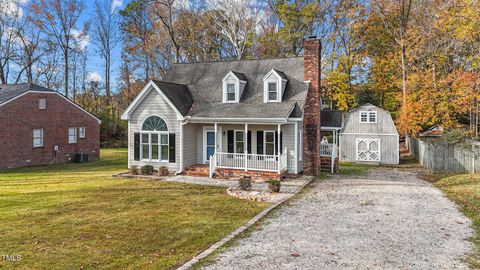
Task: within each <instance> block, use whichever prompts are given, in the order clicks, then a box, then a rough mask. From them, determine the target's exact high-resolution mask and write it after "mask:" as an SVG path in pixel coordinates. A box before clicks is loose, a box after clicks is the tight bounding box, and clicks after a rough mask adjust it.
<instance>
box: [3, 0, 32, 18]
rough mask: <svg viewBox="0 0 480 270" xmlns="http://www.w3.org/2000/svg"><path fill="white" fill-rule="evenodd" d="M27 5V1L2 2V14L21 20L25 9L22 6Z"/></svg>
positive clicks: (4, 0)
mask: <svg viewBox="0 0 480 270" xmlns="http://www.w3.org/2000/svg"><path fill="white" fill-rule="evenodd" d="M25 3H27V0H0V14H4V15H6V16H8V17H18V18H21V17H22V16H23V9H22V7H21V6H20V5H23V4H25Z"/></svg>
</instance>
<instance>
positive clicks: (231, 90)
mask: <svg viewBox="0 0 480 270" xmlns="http://www.w3.org/2000/svg"><path fill="white" fill-rule="evenodd" d="M235 100H236V97H235V84H234V83H227V101H228V102H232V101H235Z"/></svg>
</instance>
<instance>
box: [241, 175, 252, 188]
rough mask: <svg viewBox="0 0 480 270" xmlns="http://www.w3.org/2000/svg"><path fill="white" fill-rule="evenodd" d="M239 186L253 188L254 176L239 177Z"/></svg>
mask: <svg viewBox="0 0 480 270" xmlns="http://www.w3.org/2000/svg"><path fill="white" fill-rule="evenodd" d="M238 186H239V188H240V189H241V190H247V189H250V188H252V177H250V176H242V177H241V178H240V179H238Z"/></svg>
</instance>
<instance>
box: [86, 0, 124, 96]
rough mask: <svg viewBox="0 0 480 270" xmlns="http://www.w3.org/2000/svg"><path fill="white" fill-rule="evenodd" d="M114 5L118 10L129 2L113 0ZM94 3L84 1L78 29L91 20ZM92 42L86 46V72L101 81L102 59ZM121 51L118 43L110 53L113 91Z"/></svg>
mask: <svg viewBox="0 0 480 270" xmlns="http://www.w3.org/2000/svg"><path fill="white" fill-rule="evenodd" d="M104 1H110V0H104ZM112 2H114V3H115V5H116V6H117V8H118V9H119V10H121V9H123V8H124V7H125V5H126V4H127V3H128V2H130V0H123V1H122V0H114V1H112ZM93 3H94V1H85V10H84V11H83V13H82V16H81V18H80V21H79V24H78V26H79V27H80V26H81V25H83V23H84V22H86V21H88V20H91V18H92V17H93V12H94V4H93ZM92 27H93V25H92V26H90V32H91V31H92ZM91 42H92V41H91V40H90V41H89V44H88V46H87V52H88V54H87V55H88V63H87V70H88V72H90V75H91V76H92V75H93V76H97V75H100V76H101V77H102V81H103V78H104V71H103V63H102V59H101V58H100V56H99V55H98V53H97V52H96V48H95V46H94V45H93V44H92V43H91ZM121 51H122V44H121V42H118V44H117V47H115V49H114V50H113V52H112V69H111V70H112V85H113V87H114V89H113V90H115V91H116V90H117V89H116V84H117V82H118V78H119V76H120V65H121Z"/></svg>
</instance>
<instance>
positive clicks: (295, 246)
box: [205, 168, 473, 270]
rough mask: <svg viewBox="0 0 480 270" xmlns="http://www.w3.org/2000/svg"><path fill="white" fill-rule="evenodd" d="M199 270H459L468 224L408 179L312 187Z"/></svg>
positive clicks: (401, 174) (378, 175)
mask: <svg viewBox="0 0 480 270" xmlns="http://www.w3.org/2000/svg"><path fill="white" fill-rule="evenodd" d="M312 185H313V189H311V190H309V191H307V193H306V194H302V195H300V198H299V199H294V200H293V201H291V202H290V205H289V206H285V207H283V208H281V209H280V210H278V211H277V212H276V214H275V216H274V217H272V218H270V219H267V220H266V221H265V223H264V224H263V225H262V226H261V228H260V229H259V230H257V231H255V232H253V233H252V234H251V235H250V236H249V237H247V238H244V239H241V240H239V241H238V243H237V244H236V245H234V246H233V247H231V248H229V249H227V250H226V251H225V252H223V253H221V254H220V255H219V256H218V257H217V258H216V262H215V263H214V264H212V265H209V266H207V267H205V269H262V270H265V269H466V268H467V267H468V264H467V263H466V262H465V258H466V257H467V255H468V253H470V252H472V250H473V245H472V244H471V243H470V242H468V240H467V239H468V238H469V237H470V236H472V235H473V230H472V229H471V227H470V226H471V222H470V220H469V219H467V218H466V217H465V216H463V215H462V214H461V213H460V212H459V211H458V209H457V207H456V205H455V204H454V203H452V202H451V201H449V200H448V199H447V198H446V197H445V196H444V195H443V194H442V193H441V192H440V191H439V190H438V189H436V188H434V187H433V186H431V185H430V184H429V183H426V182H424V181H422V180H420V179H419V178H418V177H417V175H416V173H415V172H414V171H408V170H400V169H391V168H378V169H374V170H372V171H370V172H369V173H367V175H366V176H364V177H361V178H358V177H357V178H356V177H336V178H335V179H330V180H326V181H317V182H315V183H314V184H312Z"/></svg>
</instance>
